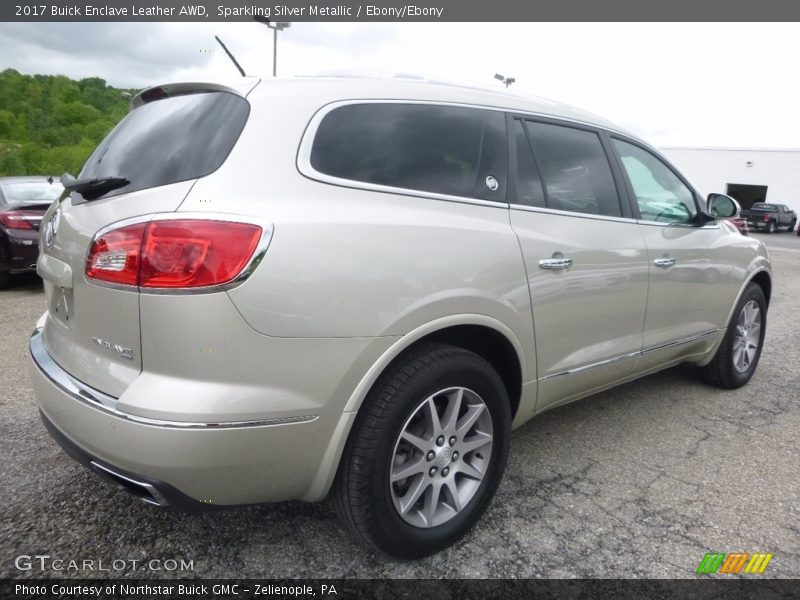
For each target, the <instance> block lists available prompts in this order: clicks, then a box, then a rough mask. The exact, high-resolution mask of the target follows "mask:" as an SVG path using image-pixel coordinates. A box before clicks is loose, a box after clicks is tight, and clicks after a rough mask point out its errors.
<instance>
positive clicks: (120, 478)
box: [39, 410, 218, 512]
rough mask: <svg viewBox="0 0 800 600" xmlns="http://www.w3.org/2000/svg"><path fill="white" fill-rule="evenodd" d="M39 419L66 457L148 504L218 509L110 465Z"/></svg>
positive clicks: (187, 509)
mask: <svg viewBox="0 0 800 600" xmlns="http://www.w3.org/2000/svg"><path fill="white" fill-rule="evenodd" d="M39 416H41V418H42V422H43V423H44V426H45V427H46V428H47V431H48V432H49V433H50V436H51V437H52V438H53V439H54V440H55V441H56V442H58V445H59V446H61V447H62V448H63V449H64V451H65V452H66V453H67V454H69V455H70V456H71V457H72V458H74V459H75V460H76V461H78V462H79V463H81V464H82V465H83V466H85V467H86V468H88V469H91V470H93V471H94V472H96V473H97V474H99V475H101V476H103V477H104V478H106V479H108V480H110V481H112V482H114V483H115V484H117V485H120V486H122V487H123V488H125V489H126V490H127V491H128V492H130V493H132V494H134V495H135V496H138V497H140V498H141V499H142V500H144V501H145V502H148V503H150V504H156V505H158V506H163V507H168V508H171V509H174V510H177V511H180V512H201V511H205V510H211V509H213V508H215V507H218V506H215V505H212V504H203V503H202V502H198V501H197V500H195V499H194V498H190V497H189V496H187V495H186V494H184V493H183V492H181V491H180V490H178V489H176V488H174V487H172V486H171V485H169V484H168V483H164V482H163V481H158V480H156V479H153V478H151V477H145V476H143V475H139V474H136V473H129V472H127V471H124V470H123V469H120V468H119V467H117V466H114V465H109V464H107V463H106V462H105V461H103V460H102V459H101V458H99V457H97V456H94V455H93V454H90V453H89V452H87V451H86V450H84V449H83V448H81V447H80V446H78V445H77V444H76V443H75V442H73V441H72V440H71V439H69V438H68V437H67V436H66V435H65V434H64V432H63V431H61V430H60V429H59V428H58V427H56V426H55V425H54V424H53V422H52V421H51V420H50V419H48V418H47V416H45V414H44V413H43V412H42V411H41V410H40V411H39Z"/></svg>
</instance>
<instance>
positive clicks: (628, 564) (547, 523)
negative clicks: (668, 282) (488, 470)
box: [0, 249, 800, 578]
mask: <svg viewBox="0 0 800 600" xmlns="http://www.w3.org/2000/svg"><path fill="white" fill-rule="evenodd" d="M772 259H773V263H774V267H775V286H774V287H775V289H774V292H773V298H772V303H771V307H770V311H769V315H768V324H767V334H766V342H765V348H764V352H763V355H762V357H761V363H760V365H759V368H758V371H757V372H756V374H755V376H754V378H753V380H752V381H751V382H750V383H749V384H748V385H747V386H745V387H744V388H741V389H739V390H734V391H728V390H721V389H717V388H713V387H710V386H707V385H705V384H703V383H701V382H700V381H699V379H698V378H697V377H695V375H694V373H693V371H692V369H690V368H687V367H678V368H675V369H670V370H668V371H665V372H662V373H659V374H656V375H653V376H650V377H647V378H645V379H642V380H639V381H636V382H633V383H630V384H627V385H624V386H621V387H619V388H616V389H613V390H609V391H607V392H604V393H601V394H597V395H595V396H592V397H590V398H587V399H585V400H583V401H580V402H577V403H574V404H571V405H568V406H565V407H561V408H558V409H555V410H553V411H551V412H549V413H547V414H544V415H542V416H540V417H538V418H537V419H534V420H533V421H531V422H529V423H528V424H526V425H525V426H523V427H522V428H520V429H519V430H517V431H516V432H515V433H514V434H513V437H512V442H511V453H510V455H509V461H508V466H507V470H506V475H505V478H504V480H503V482H502V484H501V486H500V489H499V491H498V493H497V496H496V497H495V499H494V501H493V502H492V504H491V506H490V508H489V511H488V512H487V514H486V515H484V517H483V519H481V521H479V523H478V525H477V526H476V527H475V528H474V529H473V530H472V531H471V532H470V533H469V534H468V535H467V536H466V537H465V538H464V539H463V540H462V541H461V542H460V543H459V544H457V545H456V546H455V547H453V548H451V549H449V550H446V551H444V552H442V553H440V554H438V555H435V556H433V557H430V558H427V559H424V560H420V561H416V562H403V561H396V560H392V559H388V558H386V557H384V556H382V555H379V554H375V553H373V552H370V551H368V550H365V549H364V548H362V547H361V546H359V545H357V544H356V543H354V542H353V541H352V540H351V539H350V537H349V535H348V534H347V532H346V531H345V530H344V528H343V527H342V526H340V525H339V523H338V521H337V520H336V518H335V517H334V515H333V512H332V510H331V509H330V508H329V507H328V506H327V505H325V504H303V503H299V502H293V503H285V504H277V505H266V506H260V507H254V508H246V509H239V510H232V511H225V512H216V513H207V514H202V515H181V514H175V513H171V512H167V511H164V510H162V509H158V508H155V507H152V506H148V505H145V504H144V503H142V502H140V501H138V500H135V499H133V498H131V497H130V496H128V495H127V494H126V493H124V492H122V491H120V490H118V489H117V488H115V487H113V486H112V485H110V484H108V483H105V482H104V481H102V480H100V479H99V478H98V477H97V476H95V475H93V474H91V473H90V472H89V471H87V470H86V469H84V468H83V467H81V466H79V465H78V464H76V463H74V462H73V461H72V460H71V459H70V458H69V457H68V456H67V455H66V454H65V453H64V452H62V451H61V449H60V448H59V447H58V446H57V445H56V443H55V442H54V441H52V440H51V439H50V437H49V436H48V434H47V432H46V431H45V429H44V427H43V426H42V425H41V423H40V421H39V416H38V413H37V409H36V405H35V402H34V399H33V392H32V390H31V387H30V383H29V380H28V374H27V369H28V366H27V343H26V340H27V336H28V334H29V333H30V331H31V329H32V328H33V324H34V323H35V321H36V318H37V317H38V316H39V314H40V313H41V312H42V311H43V310H44V300H43V296H42V293H41V284H40V283H38V281H37V280H36V279H35V278H29V279H26V280H23V281H22V282H20V283H19V284H18V285H16V286H15V287H13V288H12V289H10V290H6V291H2V292H0V352H2V354H0V357H2V358H0V386H1V387H2V390H3V393H2V396H1V397H0V438H2V440H3V444H2V446H0V452H2V457H1V458H2V460H0V482H2V485H1V486H0V503H2V506H3V507H4V509H3V512H2V515H0V576H2V577H42V576H74V577H87V576H89V577H91V576H98V577H122V576H137V577H174V576H181V575H182V576H186V575H193V576H200V577H269V578H279V577H319V578H340V577H342V578H348V577H360V578H384V577H419V578H453V577H461V578H477V577H552V578H561V577H564V578H573V577H656V578H658V577H665V578H686V577H690V578H691V577H695V574H694V573H695V569H696V567H697V565H698V564H699V562H700V560H701V559H702V558H703V555H704V554H705V553H706V552H709V551H715V552H737V551H744V552H772V553H774V558H773V559H772V562H771V563H770V565H769V567H768V569H767V571H766V572H765V574H764V577H800V476H799V475H800V455H799V454H798V447H797V438H798V433H800V398H799V397H800V374H799V373H798V366H800V330H798V328H797V325H796V323H797V312H796V311H797V309H798V307H800V253H798V252H797V251H780V250H778V249H774V250H772ZM37 553H38V554H49V555H51V556H53V557H58V558H61V559H65V560H70V559H79V560H83V559H94V560H95V561H96V560H103V561H104V562H107V563H110V561H112V560H114V559H124V560H149V559H154V558H155V559H178V560H180V559H184V560H193V561H194V570H193V572H192V573H186V572H184V573H180V572H165V571H163V570H162V571H136V572H135V573H134V572H131V571H124V570H123V571H111V572H97V571H78V572H74V571H62V572H54V571H51V570H47V571H39V570H38V569H37V570H31V571H18V570H17V569H16V568H15V567H14V559H15V557H16V556H18V555H20V554H29V555H33V554H37ZM704 577H708V576H704Z"/></svg>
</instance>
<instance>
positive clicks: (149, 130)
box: [79, 92, 250, 196]
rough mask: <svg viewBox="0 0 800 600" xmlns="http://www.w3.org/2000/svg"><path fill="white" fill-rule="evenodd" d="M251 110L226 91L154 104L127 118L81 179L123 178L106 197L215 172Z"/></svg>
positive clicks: (100, 149) (106, 142)
mask: <svg viewBox="0 0 800 600" xmlns="http://www.w3.org/2000/svg"><path fill="white" fill-rule="evenodd" d="M249 112H250V106H249V104H248V103H247V101H246V100H245V99H244V98H241V97H240V96H236V95H235V94H229V93H227V92H213V93H204V94H191V95H186V96H176V97H173V98H165V99H164V100H157V101H155V102H151V103H149V104H145V105H143V106H140V107H139V108H137V109H135V110H133V111H132V112H130V113H128V115H127V116H126V117H125V118H124V119H123V120H122V121H120V123H119V125H117V126H116V127H115V128H114V129H113V130H112V131H111V133H109V134H108V136H107V137H106V138H105V139H104V140H103V141H102V142H101V144H100V145H99V146H98V147H97V149H96V150H95V151H94V153H92V155H91V156H90V157H89V160H87V161H86V165H84V167H83V171H81V174H80V176H79V179H91V178H95V177H100V178H102V177H124V178H125V179H128V180H129V181H130V184H128V185H126V186H125V187H122V188H117V189H115V190H113V191H111V192H109V193H107V194H105V195H106V196H116V195H118V194H124V193H127V192H133V191H135V190H142V189H146V188H151V187H156V186H161V185H166V184H168V183H176V182H178V181H185V180H187V179H195V178H197V177H203V176H204V175H208V174H209V173H211V172H213V171H215V170H217V168H219V166H220V165H221V164H222V163H223V161H224V160H225V158H226V157H227V156H228V153H229V152H230V151H231V148H233V145H234V144H235V143H236V140H237V139H238V137H239V134H240V133H241V132H242V128H243V127H244V124H245V121H247V116H248V114H249Z"/></svg>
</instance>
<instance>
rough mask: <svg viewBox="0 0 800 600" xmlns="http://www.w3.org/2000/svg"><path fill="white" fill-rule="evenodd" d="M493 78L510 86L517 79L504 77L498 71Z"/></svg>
mask: <svg viewBox="0 0 800 600" xmlns="http://www.w3.org/2000/svg"><path fill="white" fill-rule="evenodd" d="M494 78H495V79H497V80H498V81H502V82H503V83H505V84H506V87H508V86H510V85H511V84H512V83H514V82H515V81H516V80H517V79H516V77H504V76H503V75H500V73H495V74H494Z"/></svg>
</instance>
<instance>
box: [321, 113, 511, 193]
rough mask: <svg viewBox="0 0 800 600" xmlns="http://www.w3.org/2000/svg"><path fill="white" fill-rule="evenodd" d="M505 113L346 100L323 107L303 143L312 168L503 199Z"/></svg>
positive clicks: (411, 187)
mask: <svg viewBox="0 0 800 600" xmlns="http://www.w3.org/2000/svg"><path fill="white" fill-rule="evenodd" d="M505 127H506V125H505V116H504V115H503V113H500V112H497V111H488V110H481V109H475V108H464V107H456V106H439V105H426V104H399V103H398V104H396V103H376V104H350V105H346V106H340V107H338V108H335V109H333V110H332V111H331V112H329V113H328V114H327V115H325V117H324V118H323V119H322V121H321V122H320V124H319V127H318V128H317V132H316V136H315V137H314V142H313V145H312V148H311V157H310V158H311V166H312V167H313V168H314V169H315V170H316V171H317V172H319V173H323V174H325V175H330V176H332V177H337V178H341V179H348V180H351V181H359V182H363V183H370V184H375V185H384V186H389V187H396V188H403V189H409V190H420V191H425V192H433V193H437V194H447V195H451V196H466V197H471V198H481V199H485V200H498V201H505V197H506V192H505V181H506V173H507V162H508V156H507V155H508V150H507V147H506V142H505Z"/></svg>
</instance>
